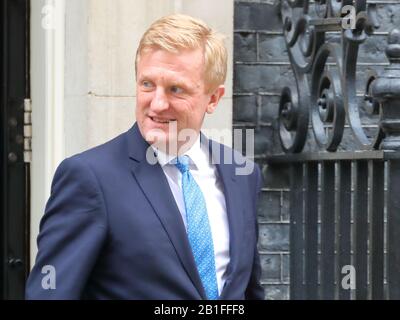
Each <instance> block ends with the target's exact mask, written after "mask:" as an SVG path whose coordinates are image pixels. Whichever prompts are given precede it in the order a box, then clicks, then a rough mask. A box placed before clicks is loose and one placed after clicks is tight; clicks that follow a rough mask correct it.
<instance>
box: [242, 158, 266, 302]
mask: <svg viewBox="0 0 400 320" xmlns="http://www.w3.org/2000/svg"><path fill="white" fill-rule="evenodd" d="M254 168H255V180H256V183H255V185H256V187H255V190H254V208H255V209H254V215H255V217H254V232H255V233H256V239H257V241H256V245H255V247H254V261H253V270H252V273H251V276H250V280H249V284H248V286H247V289H246V292H245V298H246V299H248V300H264V299H265V293H264V288H263V287H262V286H261V282H260V278H261V263H260V255H259V253H258V249H257V243H258V223H257V202H258V197H259V194H260V192H261V188H262V185H263V179H262V175H261V171H260V168H259V166H258V165H257V164H255V165H254Z"/></svg>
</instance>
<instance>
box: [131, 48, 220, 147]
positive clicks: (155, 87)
mask: <svg viewBox="0 0 400 320" xmlns="http://www.w3.org/2000/svg"><path fill="white" fill-rule="evenodd" d="M136 81H137V83H136V85H137V89H136V120H137V123H138V126H139V129H140V132H141V134H142V136H143V137H144V138H145V139H146V141H148V142H149V143H150V144H153V143H155V144H156V145H157V146H160V145H163V146H167V148H168V145H169V144H170V143H171V142H172V141H174V142H175V143H177V146H178V148H179V147H180V146H181V145H182V144H183V142H182V141H180V140H181V139H178V140H179V141H177V138H179V136H177V135H179V133H180V132H182V130H183V129H192V132H194V133H196V136H197V134H198V133H199V131H200V129H201V126H202V123H203V119H204V115H205V113H206V112H207V113H212V112H213V111H214V110H215V108H216V106H217V103H218V101H219V99H220V98H221V97H222V95H223V94H224V87H223V86H220V87H218V88H217V89H216V90H214V91H213V92H210V93H207V90H206V84H205V82H204V54H203V50H201V49H190V50H189V49H185V50H181V51H179V52H178V53H171V52H168V51H165V50H161V49H150V50H149V51H145V52H143V53H142V55H141V57H140V59H139V62H138V64H137V75H136ZM171 128H176V130H172V131H171V130H170V129H171ZM173 131H176V132H175V133H174V132H173ZM185 131H186V132H187V130H185ZM164 151H167V152H168V150H164ZM169 153H170V152H169Z"/></svg>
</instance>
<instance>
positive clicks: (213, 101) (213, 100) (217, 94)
mask: <svg viewBox="0 0 400 320" xmlns="http://www.w3.org/2000/svg"><path fill="white" fill-rule="evenodd" d="M224 93H225V86H224V85H220V86H218V88H217V89H215V90H214V92H213V93H212V94H211V96H210V100H209V102H208V105H207V110H206V111H207V113H209V114H211V113H213V112H214V110H215V109H216V108H217V105H218V102H219V100H220V99H221V98H222V96H223V95H224Z"/></svg>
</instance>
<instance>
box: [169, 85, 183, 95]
mask: <svg viewBox="0 0 400 320" xmlns="http://www.w3.org/2000/svg"><path fill="white" fill-rule="evenodd" d="M171 92H172V93H183V89H182V88H180V87H177V86H172V87H171Z"/></svg>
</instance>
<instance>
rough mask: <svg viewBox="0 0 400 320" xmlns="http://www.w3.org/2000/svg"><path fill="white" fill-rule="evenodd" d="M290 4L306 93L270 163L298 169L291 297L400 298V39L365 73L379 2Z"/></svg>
mask: <svg viewBox="0 0 400 320" xmlns="http://www.w3.org/2000/svg"><path fill="white" fill-rule="evenodd" d="M280 5H281V7H280V10H281V14H282V19H283V25H284V30H283V32H284V36H285V41H286V45H287V50H288V54H289V58H290V62H291V66H292V69H293V72H294V75H295V78H296V85H294V86H293V87H286V88H284V89H283V91H282V95H281V101H280V112H279V131H280V138H281V144H282V148H283V150H284V151H285V154H282V155H272V156H270V157H268V159H267V161H268V163H269V165H270V168H269V170H274V166H275V165H277V164H279V165H280V166H281V165H282V163H286V164H287V165H288V166H289V167H290V180H291V183H290V194H291V195H290V215H291V216H290V259H291V263H290V267H291V271H290V282H291V284H290V296H291V299H400V247H399V242H400V31H399V30H392V31H391V32H390V33H389V35H388V39H387V48H386V55H387V58H388V60H387V61H386V63H382V67H380V66H378V65H377V67H376V70H375V71H371V70H369V71H368V72H363V73H359V70H357V67H358V66H359V64H358V63H357V59H358V53H359V47H360V46H361V45H362V44H363V43H364V42H365V41H366V40H367V39H368V37H369V36H370V35H372V34H373V32H374V29H376V28H377V27H378V26H379V21H378V19H377V15H376V3H373V2H368V3H367V1H366V0H354V1H353V0H341V1H340V0H320V1H317V0H316V1H315V2H313V3H311V2H310V1H308V0H282V1H280ZM345 6H347V7H345ZM335 33H336V34H338V37H337V38H336V40H339V41H331V40H332V34H333V35H334V34H335ZM383 62H385V61H383ZM360 74H362V77H360ZM357 75H358V77H357ZM360 88H362V89H361V90H360ZM360 91H361V92H360ZM313 139H315V142H316V144H314V143H311V144H309V145H307V143H308V141H310V140H311V141H313ZM310 145H316V146H318V147H317V148H315V147H310ZM305 146H306V147H305Z"/></svg>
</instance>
